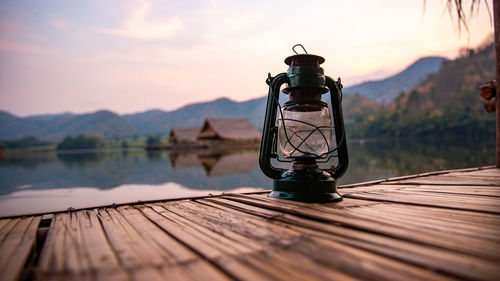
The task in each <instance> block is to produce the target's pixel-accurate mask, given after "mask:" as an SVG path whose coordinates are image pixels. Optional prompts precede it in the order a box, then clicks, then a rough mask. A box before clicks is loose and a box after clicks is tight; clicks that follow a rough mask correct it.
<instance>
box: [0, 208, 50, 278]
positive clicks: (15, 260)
mask: <svg viewBox="0 0 500 281" xmlns="http://www.w3.org/2000/svg"><path fill="white" fill-rule="evenodd" d="M40 220H41V217H40V216H35V217H26V218H22V219H15V220H11V221H10V222H9V223H10V224H9V225H7V224H6V225H4V227H5V229H8V231H6V232H4V233H5V235H3V237H2V241H1V243H0V280H2V281H13V280H18V279H19V278H20V277H21V275H22V271H23V268H24V265H25V264H26V262H27V261H28V259H29V257H30V256H29V254H30V252H31V250H32V249H33V248H34V247H35V243H36V231H37V228H38V224H40ZM9 226H11V227H9ZM2 230H3V229H2Z"/></svg>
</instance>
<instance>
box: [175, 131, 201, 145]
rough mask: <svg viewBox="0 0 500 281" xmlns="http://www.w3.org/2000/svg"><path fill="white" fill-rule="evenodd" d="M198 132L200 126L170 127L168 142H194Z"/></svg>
mask: <svg viewBox="0 0 500 281" xmlns="http://www.w3.org/2000/svg"><path fill="white" fill-rule="evenodd" d="M199 132H200V128H172V129H171V130H170V136H169V137H168V142H169V143H178V144H181V143H184V144H189V143H195V142H196V138H197V137H198V133H199Z"/></svg>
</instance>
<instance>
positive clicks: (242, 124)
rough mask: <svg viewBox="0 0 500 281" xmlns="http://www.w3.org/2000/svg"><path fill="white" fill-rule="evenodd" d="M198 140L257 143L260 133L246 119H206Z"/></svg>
mask: <svg viewBox="0 0 500 281" xmlns="http://www.w3.org/2000/svg"><path fill="white" fill-rule="evenodd" d="M198 139H211V140H230V141H257V140H260V132H259V130H257V128H256V127H255V126H254V125H253V124H252V123H251V122H250V121H249V120H248V119H246V118H241V119H207V120H205V123H204V124H203V126H202V127H201V130H200V133H199V134H198Z"/></svg>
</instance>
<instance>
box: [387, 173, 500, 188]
mask: <svg viewBox="0 0 500 281" xmlns="http://www.w3.org/2000/svg"><path fill="white" fill-rule="evenodd" d="M387 184H432V185H469V186H500V183H499V182H498V178H497V177H482V176H469V175H467V174H466V173H465V174H464V175H461V174H453V175H450V174H444V175H435V176H428V177H421V178H412V179H403V180H399V181H394V182H388V183H387Z"/></svg>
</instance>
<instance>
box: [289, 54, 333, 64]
mask: <svg viewBox="0 0 500 281" xmlns="http://www.w3.org/2000/svg"><path fill="white" fill-rule="evenodd" d="M324 62H325V59H324V58H323V57H320V56H317V55H309V54H300V55H293V56H289V57H288V58H286V59H285V63H286V64H287V65H289V66H297V65H315V66H319V65H320V64H322V63H324Z"/></svg>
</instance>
